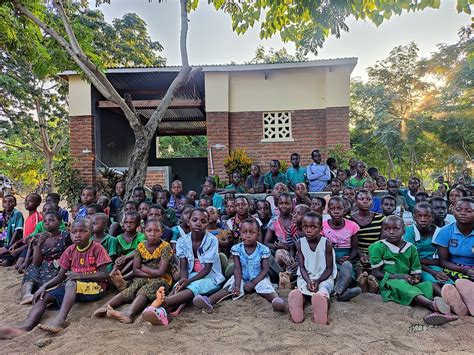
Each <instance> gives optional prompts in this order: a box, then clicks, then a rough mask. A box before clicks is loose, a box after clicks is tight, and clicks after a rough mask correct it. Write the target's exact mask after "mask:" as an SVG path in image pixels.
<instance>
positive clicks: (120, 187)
mask: <svg viewBox="0 0 474 355" xmlns="http://www.w3.org/2000/svg"><path fill="white" fill-rule="evenodd" d="M115 193H116V194H117V195H118V196H123V195H125V183H124V182H123V181H121V182H118V183H117V184H116V185H115Z"/></svg>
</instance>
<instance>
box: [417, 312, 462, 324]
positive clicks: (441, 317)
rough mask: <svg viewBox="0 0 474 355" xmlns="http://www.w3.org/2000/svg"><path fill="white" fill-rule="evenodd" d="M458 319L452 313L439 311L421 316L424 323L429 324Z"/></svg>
mask: <svg viewBox="0 0 474 355" xmlns="http://www.w3.org/2000/svg"><path fill="white" fill-rule="evenodd" d="M456 319H458V317H457V316H455V315H453V314H441V313H431V314H428V315H427V316H425V317H423V320H424V321H425V323H426V324H429V325H441V324H445V323H448V322H452V321H455V320H456Z"/></svg>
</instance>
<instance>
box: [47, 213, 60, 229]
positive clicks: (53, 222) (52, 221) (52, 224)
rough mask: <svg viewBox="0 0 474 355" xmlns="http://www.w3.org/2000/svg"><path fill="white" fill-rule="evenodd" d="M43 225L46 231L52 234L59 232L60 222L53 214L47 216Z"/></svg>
mask: <svg viewBox="0 0 474 355" xmlns="http://www.w3.org/2000/svg"><path fill="white" fill-rule="evenodd" d="M43 223H44V229H46V230H47V231H48V232H50V233H51V232H55V231H57V230H59V223H60V221H59V220H58V219H57V218H56V216H54V215H52V214H47V215H46V216H45V217H44V220H43Z"/></svg>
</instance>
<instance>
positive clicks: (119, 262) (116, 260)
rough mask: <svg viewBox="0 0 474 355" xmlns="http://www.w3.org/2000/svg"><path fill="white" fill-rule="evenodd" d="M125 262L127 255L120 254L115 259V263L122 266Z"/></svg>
mask: <svg viewBox="0 0 474 355" xmlns="http://www.w3.org/2000/svg"><path fill="white" fill-rule="evenodd" d="M124 263H125V255H121V256H119V257H118V258H117V259H115V265H116V266H120V265H123V264H124Z"/></svg>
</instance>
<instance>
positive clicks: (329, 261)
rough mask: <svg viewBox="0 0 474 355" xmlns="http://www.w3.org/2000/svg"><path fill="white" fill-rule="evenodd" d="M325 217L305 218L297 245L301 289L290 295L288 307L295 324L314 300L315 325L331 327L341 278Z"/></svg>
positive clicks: (313, 216)
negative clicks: (336, 281) (325, 234)
mask: <svg viewBox="0 0 474 355" xmlns="http://www.w3.org/2000/svg"><path fill="white" fill-rule="evenodd" d="M322 222H323V218H322V216H321V215H320V214H318V213H315V212H308V213H306V215H305V216H304V217H303V222H302V226H303V233H304V235H305V237H304V238H301V239H299V240H298V241H297V242H296V249H297V251H298V265H299V267H298V272H297V274H298V278H297V280H296V284H297V288H296V289H295V290H293V291H291V292H290V294H289V295H288V308H289V312H290V316H291V319H292V320H293V322H295V323H301V322H303V320H304V304H305V302H306V301H307V300H308V299H309V298H311V305H312V306H313V322H315V323H316V324H322V325H326V324H328V309H329V297H330V295H331V293H332V292H333V290H334V279H335V278H336V275H337V267H336V257H335V254H334V250H333V248H332V243H331V242H330V241H329V240H327V239H326V238H325V237H323V236H321V227H322Z"/></svg>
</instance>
